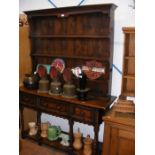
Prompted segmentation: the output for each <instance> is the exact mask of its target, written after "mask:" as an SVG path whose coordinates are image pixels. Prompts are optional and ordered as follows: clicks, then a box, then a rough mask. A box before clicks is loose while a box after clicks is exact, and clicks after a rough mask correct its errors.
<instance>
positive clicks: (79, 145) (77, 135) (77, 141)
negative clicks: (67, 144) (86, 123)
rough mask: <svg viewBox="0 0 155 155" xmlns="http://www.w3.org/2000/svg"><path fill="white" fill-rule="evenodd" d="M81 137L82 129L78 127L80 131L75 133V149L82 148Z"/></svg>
mask: <svg viewBox="0 0 155 155" xmlns="http://www.w3.org/2000/svg"><path fill="white" fill-rule="evenodd" d="M81 137H82V134H81V132H80V129H79V128H78V132H77V133H74V142H73V147H74V149H75V150H80V149H81V148H82V141H81Z"/></svg>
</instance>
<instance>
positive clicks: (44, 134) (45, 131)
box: [40, 122, 49, 138]
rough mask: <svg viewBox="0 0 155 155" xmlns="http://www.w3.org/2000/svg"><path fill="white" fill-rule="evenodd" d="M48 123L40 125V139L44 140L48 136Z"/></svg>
mask: <svg viewBox="0 0 155 155" xmlns="http://www.w3.org/2000/svg"><path fill="white" fill-rule="evenodd" d="M48 126H49V123H48V122H44V123H41V135H40V136H41V137H42V138H46V137H47V136H48Z"/></svg>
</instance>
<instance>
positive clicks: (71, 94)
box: [63, 68, 76, 98]
mask: <svg viewBox="0 0 155 155" xmlns="http://www.w3.org/2000/svg"><path fill="white" fill-rule="evenodd" d="M63 79H64V81H65V84H64V85H63V96H64V97H67V98H75V97H76V91H75V85H74V84H73V81H72V80H73V77H72V72H71V70H70V69H68V68H65V69H64V71H63Z"/></svg>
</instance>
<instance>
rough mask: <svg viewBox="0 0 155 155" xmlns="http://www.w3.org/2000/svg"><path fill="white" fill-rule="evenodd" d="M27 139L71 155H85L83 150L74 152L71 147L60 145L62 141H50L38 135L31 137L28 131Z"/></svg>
mask: <svg viewBox="0 0 155 155" xmlns="http://www.w3.org/2000/svg"><path fill="white" fill-rule="evenodd" d="M25 134H26V135H25V137H26V138H27V139H30V140H33V141H35V142H37V143H38V144H39V145H47V146H50V147H53V148H55V149H58V150H61V151H63V152H66V153H68V154H69V155H83V150H82V149H81V150H74V149H73V148H72V147H71V146H63V145H61V144H60V142H61V139H58V140H55V141H50V140H48V139H47V138H40V137H39V136H38V135H35V136H29V134H28V131H26V132H25Z"/></svg>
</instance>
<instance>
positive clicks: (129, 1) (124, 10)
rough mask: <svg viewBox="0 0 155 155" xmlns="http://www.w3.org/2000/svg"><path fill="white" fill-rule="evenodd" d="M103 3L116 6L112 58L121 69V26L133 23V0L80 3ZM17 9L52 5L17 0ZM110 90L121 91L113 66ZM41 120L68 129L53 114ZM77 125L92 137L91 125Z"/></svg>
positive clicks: (57, 0)
mask: <svg viewBox="0 0 155 155" xmlns="http://www.w3.org/2000/svg"><path fill="white" fill-rule="evenodd" d="M80 1H81V0H74V1H70V0H52V2H54V4H55V5H56V6H57V7H63V6H74V5H78V4H79V3H80ZM104 3H114V4H116V5H117V6H118V7H117V9H116V11H115V27H114V58H113V63H114V65H115V66H117V68H118V69H119V70H120V71H122V56H123V33H122V27H130V26H134V25H135V10H134V9H133V8H132V7H130V6H129V5H133V0H104V1H102V0H85V1H83V3H82V5H87V4H104ZM19 4H20V5H19V7H20V8H19V11H20V13H22V11H27V10H38V9H45V8H53V6H52V5H51V4H50V3H49V2H48V0H44V1H43V0H31V1H27V0H19ZM112 75H113V78H112V91H111V94H112V95H115V96H119V95H120V93H121V74H120V73H119V72H118V71H117V70H116V69H115V68H113V72H112ZM42 121H50V122H51V123H53V124H55V125H60V126H61V127H62V128H63V130H64V131H69V127H68V121H67V120H64V119H61V118H56V117H54V116H49V115H46V114H43V115H42ZM77 127H80V130H81V131H82V132H83V135H84V136H86V134H90V135H91V137H92V138H93V137H94V133H93V127H92V126H87V125H84V124H80V123H75V125H74V131H76V130H77ZM103 128H104V125H103V124H102V125H101V126H100V132H99V141H102V139H103Z"/></svg>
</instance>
